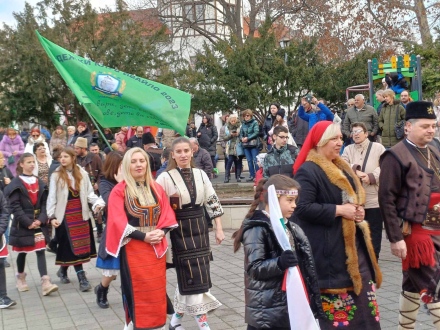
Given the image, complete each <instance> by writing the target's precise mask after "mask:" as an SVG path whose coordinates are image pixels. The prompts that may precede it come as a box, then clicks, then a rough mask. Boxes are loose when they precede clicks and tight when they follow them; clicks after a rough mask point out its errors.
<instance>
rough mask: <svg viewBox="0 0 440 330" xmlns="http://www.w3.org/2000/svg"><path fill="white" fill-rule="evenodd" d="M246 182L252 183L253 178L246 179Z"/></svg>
mask: <svg viewBox="0 0 440 330" xmlns="http://www.w3.org/2000/svg"><path fill="white" fill-rule="evenodd" d="M246 182H254V178H253V177H251V176H250V177H249V179H246Z"/></svg>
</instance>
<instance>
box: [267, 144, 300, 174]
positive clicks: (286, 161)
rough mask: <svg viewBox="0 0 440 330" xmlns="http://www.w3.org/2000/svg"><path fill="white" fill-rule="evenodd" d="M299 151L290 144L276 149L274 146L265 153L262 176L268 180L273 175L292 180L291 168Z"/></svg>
mask: <svg viewBox="0 0 440 330" xmlns="http://www.w3.org/2000/svg"><path fill="white" fill-rule="evenodd" d="M298 152H299V149H298V148H297V147H294V146H292V145H290V144H286V145H285V146H283V147H281V148H280V149H277V148H276V147H275V145H274V146H273V147H272V149H270V150H269V151H268V152H267V155H266V157H264V162H263V176H264V177H265V178H269V177H270V176H272V175H275V174H282V175H286V176H288V177H290V178H293V170H292V166H293V164H294V163H295V160H296V157H297V156H298Z"/></svg>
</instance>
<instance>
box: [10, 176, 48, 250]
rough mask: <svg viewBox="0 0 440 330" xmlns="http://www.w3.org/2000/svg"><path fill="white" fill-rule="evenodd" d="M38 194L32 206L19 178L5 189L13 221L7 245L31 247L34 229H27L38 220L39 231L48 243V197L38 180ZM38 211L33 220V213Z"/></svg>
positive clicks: (45, 187)
mask: <svg viewBox="0 0 440 330" xmlns="http://www.w3.org/2000/svg"><path fill="white" fill-rule="evenodd" d="M38 184H39V192H38V199H37V204H35V206H34V205H32V202H31V199H30V198H29V194H28V192H27V189H26V187H25V186H24V184H23V182H22V181H21V179H20V178H19V177H16V178H14V179H13V180H12V181H11V183H10V184H9V185H8V186H7V188H6V193H7V194H8V195H7V196H8V200H9V206H10V210H11V213H12V214H13V215H14V219H13V221H12V225H11V232H10V234H9V245H12V246H17V247H25V246H33V245H34V244H35V242H34V235H35V229H28V227H29V226H30V225H31V224H32V223H33V222H34V219H38V220H40V222H41V231H42V232H43V234H44V237H45V238H46V243H48V242H49V232H48V229H47V226H46V225H47V213H46V201H47V195H48V189H47V186H46V185H45V184H44V182H43V181H41V180H40V179H38ZM36 211H39V213H38V216H36V218H34V215H35V212H36Z"/></svg>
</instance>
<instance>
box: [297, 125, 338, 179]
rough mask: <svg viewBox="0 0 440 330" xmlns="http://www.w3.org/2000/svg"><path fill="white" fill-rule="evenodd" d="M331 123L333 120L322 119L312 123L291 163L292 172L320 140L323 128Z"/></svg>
mask: <svg viewBox="0 0 440 330" xmlns="http://www.w3.org/2000/svg"><path fill="white" fill-rule="evenodd" d="M331 124H333V122H331V121H328V120H323V121H320V122H317V123H316V124H315V125H313V127H312V129H311V130H310V131H309V134H307V137H306V140H305V141H304V144H303V146H302V147H301V151H300V152H299V155H298V157H296V160H295V163H294V164H293V174H295V173H296V172H298V170H299V168H300V167H301V165H302V164H303V163H304V162H305V161H306V158H307V156H308V154H309V151H310V150H312V149H313V148H315V147H316V146H317V144H318V142H319V140H321V138H322V136H323V135H324V132H325V130H326V129H327V128H328V127H329V126H330V125H331Z"/></svg>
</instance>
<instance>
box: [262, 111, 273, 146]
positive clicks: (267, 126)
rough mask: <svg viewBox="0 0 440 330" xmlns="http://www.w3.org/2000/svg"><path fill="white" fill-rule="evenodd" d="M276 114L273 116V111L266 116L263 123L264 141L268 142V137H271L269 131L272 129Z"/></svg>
mask: <svg viewBox="0 0 440 330" xmlns="http://www.w3.org/2000/svg"><path fill="white" fill-rule="evenodd" d="M275 118H276V116H272V114H271V113H269V114H268V115H267V117H266V119H264V124H263V134H264V136H263V139H264V141H266V142H267V140H268V138H269V131H270V130H271V129H272V127H273V122H274V121H275Z"/></svg>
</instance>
